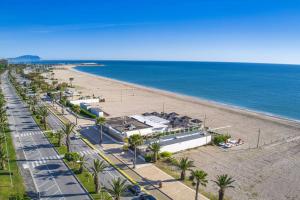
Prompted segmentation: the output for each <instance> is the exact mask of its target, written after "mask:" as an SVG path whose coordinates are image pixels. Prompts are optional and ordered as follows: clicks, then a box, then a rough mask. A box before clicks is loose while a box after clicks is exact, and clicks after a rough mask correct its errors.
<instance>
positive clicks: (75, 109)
mask: <svg viewBox="0 0 300 200" xmlns="http://www.w3.org/2000/svg"><path fill="white" fill-rule="evenodd" d="M73 110H74V112H75V114H76V125H77V120H78V114H79V113H80V111H81V108H80V107H79V106H78V105H75V106H74V108H73Z"/></svg>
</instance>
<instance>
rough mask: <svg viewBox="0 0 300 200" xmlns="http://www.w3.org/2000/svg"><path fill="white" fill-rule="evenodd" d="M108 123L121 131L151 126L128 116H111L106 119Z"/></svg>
mask: <svg viewBox="0 0 300 200" xmlns="http://www.w3.org/2000/svg"><path fill="white" fill-rule="evenodd" d="M106 124H108V125H109V126H110V127H112V128H113V129H115V130H117V131H119V132H126V131H134V130H139V129H145V128H150V127H151V126H149V125H147V124H144V123H141V122H139V121H138V120H136V119H133V118H131V117H127V116H124V117H114V118H110V119H108V120H107V121H106Z"/></svg>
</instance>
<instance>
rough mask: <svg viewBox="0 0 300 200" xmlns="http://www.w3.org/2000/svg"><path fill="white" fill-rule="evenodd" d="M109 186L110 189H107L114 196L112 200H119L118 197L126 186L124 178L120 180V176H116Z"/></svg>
mask: <svg viewBox="0 0 300 200" xmlns="http://www.w3.org/2000/svg"><path fill="white" fill-rule="evenodd" d="M110 186H111V188H112V189H108V191H109V193H110V194H111V195H112V196H113V197H114V200H120V197H121V196H122V195H123V193H124V192H125V190H126V189H127V188H128V185H127V184H126V180H122V179H121V178H120V177H118V179H113V180H112V182H111V183H110Z"/></svg>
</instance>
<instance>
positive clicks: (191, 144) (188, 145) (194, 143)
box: [161, 135, 211, 153]
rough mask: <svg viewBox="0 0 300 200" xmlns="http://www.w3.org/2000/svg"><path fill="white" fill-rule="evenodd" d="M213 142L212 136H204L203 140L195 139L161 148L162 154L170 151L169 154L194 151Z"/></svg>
mask: <svg viewBox="0 0 300 200" xmlns="http://www.w3.org/2000/svg"><path fill="white" fill-rule="evenodd" d="M210 142H211V135H207V136H203V137H201V138H197V139H193V140H187V141H183V142H178V143H174V144H170V145H166V146H162V147H161V152H163V151H168V152H172V153H175V152H179V151H184V150H187V149H192V148H196V147H200V146H203V145H206V144H209V143H210Z"/></svg>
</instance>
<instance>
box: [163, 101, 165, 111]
mask: <svg viewBox="0 0 300 200" xmlns="http://www.w3.org/2000/svg"><path fill="white" fill-rule="evenodd" d="M164 112H165V102H163V113H164Z"/></svg>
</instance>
